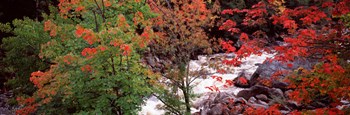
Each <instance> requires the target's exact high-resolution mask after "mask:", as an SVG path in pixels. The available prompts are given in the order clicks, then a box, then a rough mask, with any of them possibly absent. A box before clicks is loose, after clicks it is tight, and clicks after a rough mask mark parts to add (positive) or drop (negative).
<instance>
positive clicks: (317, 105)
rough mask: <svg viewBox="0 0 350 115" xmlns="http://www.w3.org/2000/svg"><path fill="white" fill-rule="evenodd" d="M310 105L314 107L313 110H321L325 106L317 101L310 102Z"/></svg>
mask: <svg viewBox="0 0 350 115" xmlns="http://www.w3.org/2000/svg"><path fill="white" fill-rule="evenodd" d="M310 105H311V106H313V107H315V108H323V107H326V106H327V105H326V104H324V103H322V102H318V101H316V102H312V103H311V104H310Z"/></svg>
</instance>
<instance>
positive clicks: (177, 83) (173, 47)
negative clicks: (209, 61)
mask: <svg viewBox="0 0 350 115" xmlns="http://www.w3.org/2000/svg"><path fill="white" fill-rule="evenodd" d="M148 4H149V5H150V6H151V8H152V10H153V11H154V12H156V13H159V14H160V15H159V16H158V17H156V18H154V19H153V22H154V30H155V31H156V33H155V34H156V35H157V38H156V39H155V40H154V41H152V44H150V51H149V52H148V54H149V55H152V56H155V57H157V58H159V59H160V60H164V62H165V63H163V66H162V67H163V68H162V70H164V71H160V72H162V75H163V76H164V77H165V78H166V79H168V80H170V82H168V81H164V80H159V81H158V82H159V83H160V84H161V85H162V86H163V88H162V89H161V91H156V92H157V94H156V96H157V97H158V98H159V99H160V100H161V101H163V103H165V108H166V109H167V110H168V111H170V112H171V113H173V114H190V112H191V110H190V108H191V102H190V100H191V98H192V95H193V94H192V90H191V87H192V84H191V83H192V82H193V80H195V79H196V78H198V77H202V75H201V74H199V72H190V70H189V62H190V60H191V59H194V57H195V56H197V55H198V54H210V53H211V52H212V48H211V47H212V45H211V44H210V41H209V40H210V39H209V37H208V36H207V34H206V33H205V30H204V29H205V28H206V27H211V26H213V19H215V17H214V16H213V15H212V13H211V11H210V10H208V9H207V7H206V2H204V1H203V0H171V1H168V0H166V1H159V0H149V1H148ZM178 89H179V90H180V91H179V90H178Z"/></svg>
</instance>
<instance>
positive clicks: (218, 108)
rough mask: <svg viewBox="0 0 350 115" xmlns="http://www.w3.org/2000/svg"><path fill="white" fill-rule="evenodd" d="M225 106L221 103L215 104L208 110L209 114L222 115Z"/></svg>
mask: <svg viewBox="0 0 350 115" xmlns="http://www.w3.org/2000/svg"><path fill="white" fill-rule="evenodd" d="M223 106H224V105H223V104H221V103H218V104H215V105H214V106H213V107H211V108H210V110H209V111H207V115H221V114H222V112H223V109H222V108H223Z"/></svg>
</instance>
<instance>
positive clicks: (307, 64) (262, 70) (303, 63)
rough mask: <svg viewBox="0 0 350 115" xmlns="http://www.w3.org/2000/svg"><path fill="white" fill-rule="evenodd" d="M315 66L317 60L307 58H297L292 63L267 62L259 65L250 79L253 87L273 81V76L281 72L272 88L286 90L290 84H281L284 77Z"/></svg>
mask: <svg viewBox="0 0 350 115" xmlns="http://www.w3.org/2000/svg"><path fill="white" fill-rule="evenodd" d="M315 64H316V61H315V60H312V59H305V58H296V59H295V60H294V61H292V62H282V61H278V60H265V61H264V62H263V63H262V64H259V67H258V68H257V69H256V71H255V72H254V73H253V75H252V76H251V77H248V78H250V79H249V81H250V82H251V85H254V84H256V83H259V81H258V80H261V79H271V77H272V75H273V74H275V73H276V72H278V71H280V72H281V74H279V75H278V76H275V77H276V78H277V79H276V80H274V81H273V83H272V87H276V88H280V89H283V90H285V89H286V88H287V86H288V84H287V83H283V82H281V81H282V80H283V78H284V77H286V76H288V75H289V74H291V72H293V71H294V70H296V69H298V68H304V69H307V70H310V69H312V67H313V66H314V65H315ZM277 81H278V82H277ZM275 82H277V83H275Z"/></svg>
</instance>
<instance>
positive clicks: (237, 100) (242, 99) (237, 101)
mask: <svg viewBox="0 0 350 115" xmlns="http://www.w3.org/2000/svg"><path fill="white" fill-rule="evenodd" d="M233 103H235V104H239V103H244V104H245V103H247V100H246V99H244V98H242V97H238V98H236V99H235V100H234V102H233Z"/></svg>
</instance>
